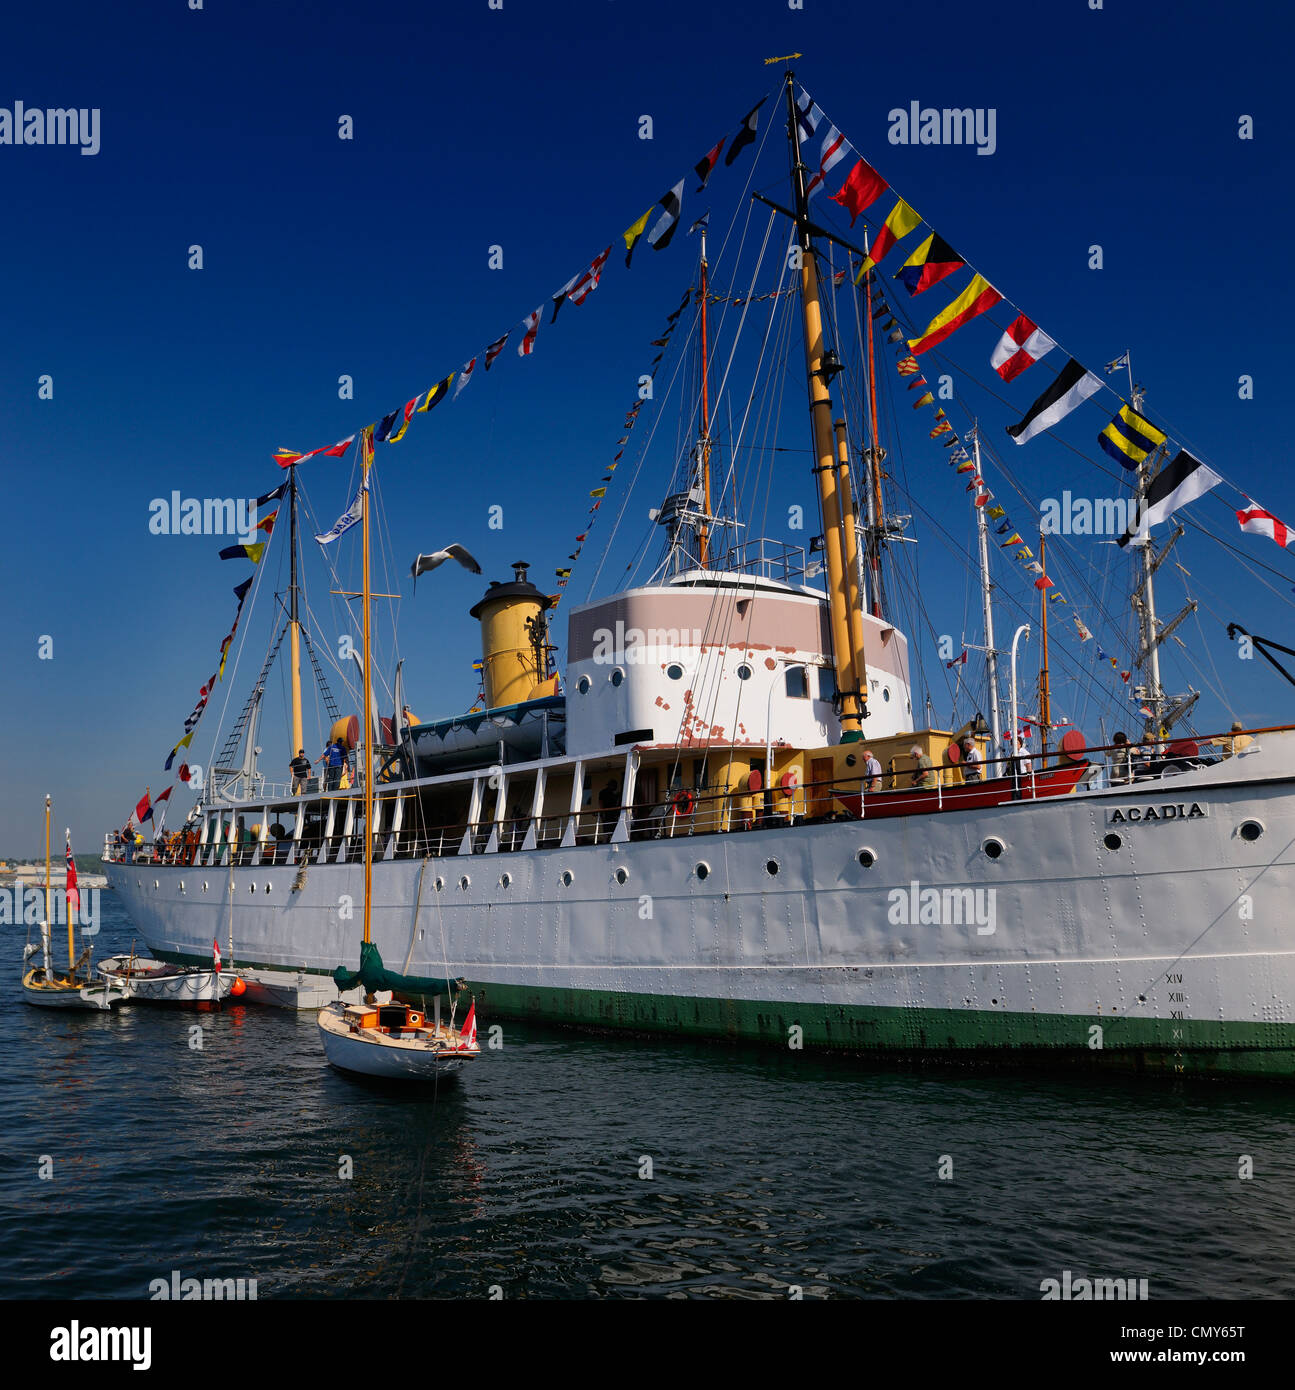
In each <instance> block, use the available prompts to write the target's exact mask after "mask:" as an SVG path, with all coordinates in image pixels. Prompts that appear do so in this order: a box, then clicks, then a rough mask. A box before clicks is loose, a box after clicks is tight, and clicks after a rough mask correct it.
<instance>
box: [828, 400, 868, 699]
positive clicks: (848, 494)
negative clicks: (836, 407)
mask: <svg viewBox="0 0 1295 1390" xmlns="http://www.w3.org/2000/svg"><path fill="white" fill-rule="evenodd" d="M836 461H837V490H838V492H839V493H840V497H841V513H842V519H843V521H844V529H845V595H846V613H847V616H848V618H849V622H850V646H851V647H852V648H853V655H854V679H855V689H856V690H859V691H861V692H866V691H867V689H868V667H867V663H866V662H865V661H864V657H863V593H862V590H861V588H860V585H859V531H858V527H857V526H856V525H855V514H854V499H853V493H852V491H851V488H850V446H849V443H848V441H847V440H846V437H845V421H844V420H838V421H837V422H836ZM865 698H866V696H865Z"/></svg>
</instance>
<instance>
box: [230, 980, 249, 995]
mask: <svg viewBox="0 0 1295 1390" xmlns="http://www.w3.org/2000/svg"><path fill="white" fill-rule="evenodd" d="M229 992H230V994H232V995H233V996H234V998H235V999H237V998H238V997H239V995H241V994H246V993H247V984H246V982H245V981H244V979H243V977H242V976H241V975H235V976H234V983H233V984H232V985H230V987H229Z"/></svg>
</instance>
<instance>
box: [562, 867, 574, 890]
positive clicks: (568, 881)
mask: <svg viewBox="0 0 1295 1390" xmlns="http://www.w3.org/2000/svg"><path fill="white" fill-rule="evenodd" d="M574 882H575V875H574V874H573V873H572V872H571V870H570V869H563V870H562V886H563V888H570V887H571V885H572V884H573V883H574Z"/></svg>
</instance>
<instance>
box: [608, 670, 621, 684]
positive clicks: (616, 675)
mask: <svg viewBox="0 0 1295 1390" xmlns="http://www.w3.org/2000/svg"><path fill="white" fill-rule="evenodd" d="M607 679H608V680H609V681H611V683H612V684H613V685H620V683H621V682H622V681H623V680H624V679H625V672H624V670H623V669H622V668H621V667H619V666H617V667H616V668H615V669H614V670H613V671H612V673H611V675H610V676H608V677H607Z"/></svg>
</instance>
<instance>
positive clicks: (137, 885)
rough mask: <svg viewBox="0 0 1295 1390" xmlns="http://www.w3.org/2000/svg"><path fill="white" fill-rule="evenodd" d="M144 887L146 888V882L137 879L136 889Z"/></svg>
mask: <svg viewBox="0 0 1295 1390" xmlns="http://www.w3.org/2000/svg"><path fill="white" fill-rule="evenodd" d="M143 886H144V880H143V879H142V878H137V879H136V880H135V887H136V888H142V887H143Z"/></svg>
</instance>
